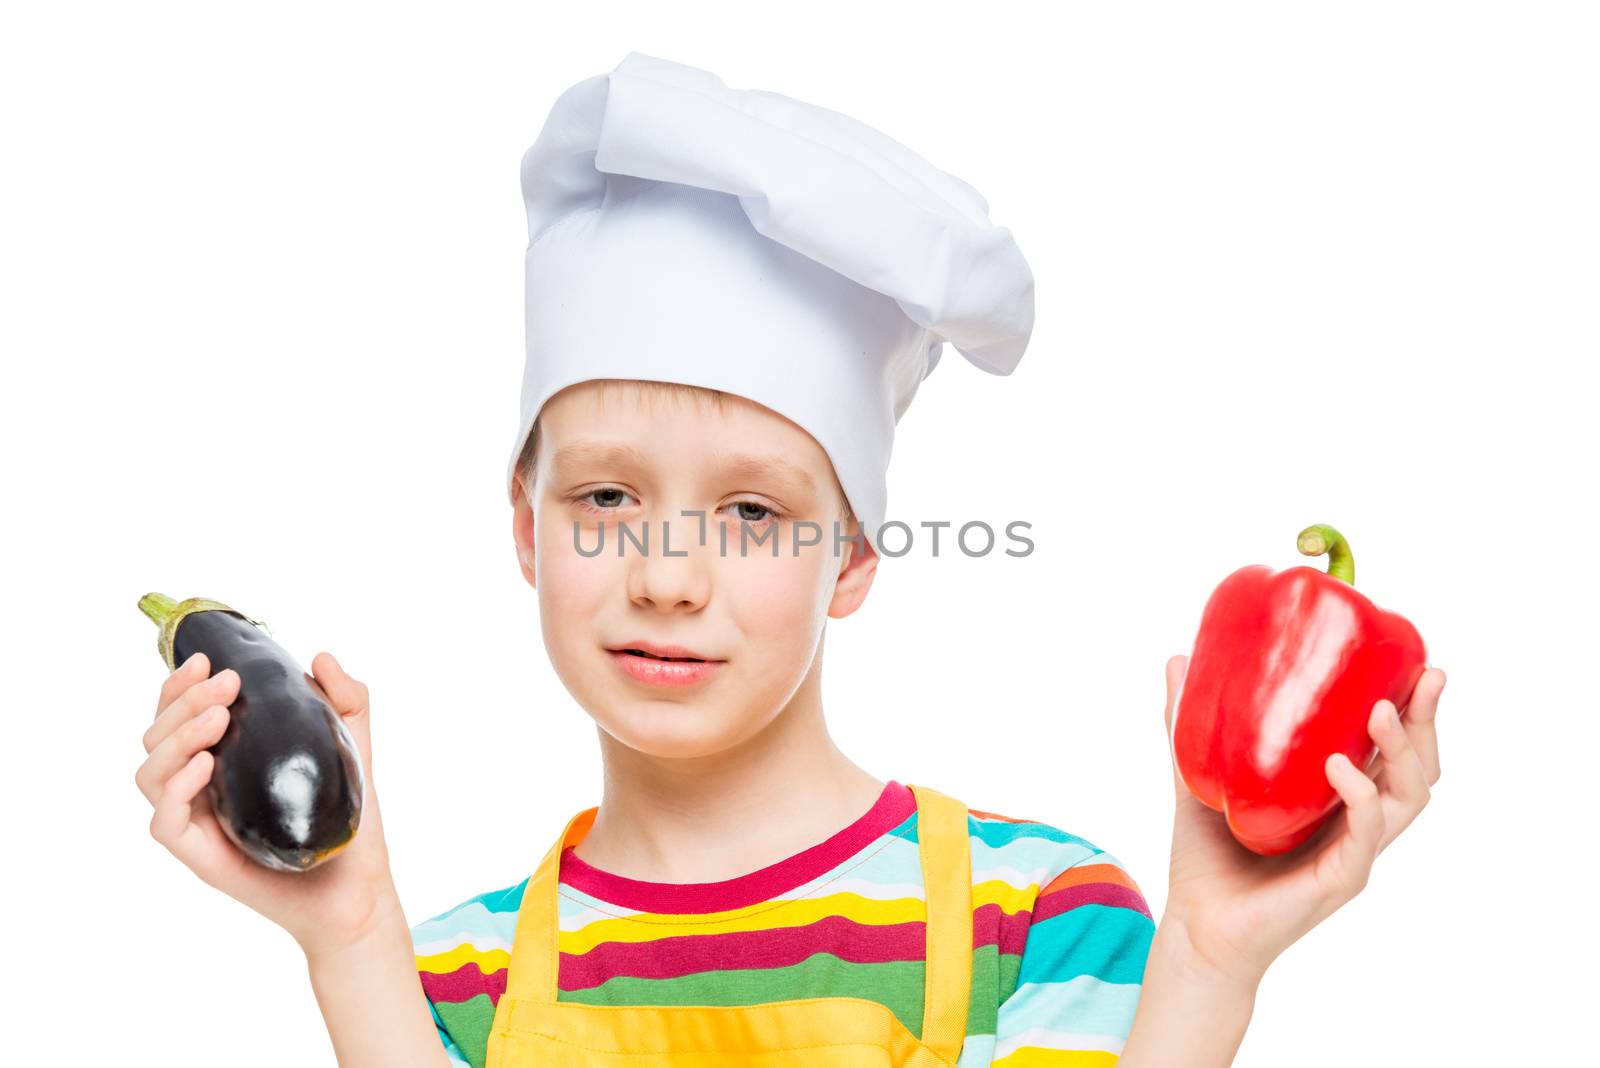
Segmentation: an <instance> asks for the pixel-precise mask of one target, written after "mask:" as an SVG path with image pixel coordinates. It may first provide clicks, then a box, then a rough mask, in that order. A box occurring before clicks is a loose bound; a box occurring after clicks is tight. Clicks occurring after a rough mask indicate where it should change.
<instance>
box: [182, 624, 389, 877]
mask: <svg viewBox="0 0 1600 1068" xmlns="http://www.w3.org/2000/svg"><path fill="white" fill-rule="evenodd" d="M172 651H173V662H174V663H178V664H181V663H183V662H184V661H185V660H186V659H188V658H189V656H190V655H191V654H193V653H196V652H201V653H205V654H206V656H207V658H208V659H209V660H210V662H211V672H212V674H216V673H217V672H219V671H222V670H223V669H225V668H232V669H233V670H234V671H236V672H238V673H239V696H238V697H237V698H235V699H234V702H233V704H232V705H230V706H229V720H228V727H227V729H226V730H225V731H224V732H223V734H222V737H221V738H220V739H218V740H217V742H216V744H215V745H213V746H211V753H212V755H213V756H215V758H216V762H215V765H214V766H213V768H212V772H211V781H210V782H209V783H208V784H207V785H206V793H207V794H208V796H209V797H210V798H211V803H212V807H213V808H214V809H215V811H216V815H217V822H218V823H219V824H221V826H222V829H223V832H224V833H226V834H227V836H228V837H229V839H231V840H232V841H233V843H234V844H235V845H236V846H238V847H239V849H240V850H241V851H243V852H244V854H245V855H246V856H248V857H250V858H251V859H252V860H254V861H255V862H256V863H258V864H261V865H263V866H265V867H268V868H272V869H275V870H278V871H307V870H309V869H311V868H314V867H316V866H317V865H318V864H320V863H322V862H323V861H325V860H327V859H329V858H330V857H332V856H333V855H335V854H336V853H338V852H339V850H341V849H343V848H344V847H345V846H346V845H348V844H349V843H350V841H351V839H353V838H354V837H355V833H356V828H357V827H358V826H359V824H360V822H361V798H362V794H363V790H364V785H365V781H364V778H363V774H362V768H361V757H360V754H359V753H358V751H357V750H356V743H355V739H354V738H353V737H352V736H351V734H350V729H349V728H348V727H346V726H345V724H344V721H343V720H342V719H341V718H340V717H339V714H338V713H337V712H335V711H334V710H333V708H332V706H331V705H329V703H328V701H327V699H326V698H325V697H324V696H323V693H322V689H321V687H319V686H317V684H316V682H315V680H313V679H312V677H311V676H310V675H308V674H306V673H305V672H304V671H302V670H301V668H300V665H299V664H297V663H296V662H295V660H294V658H293V657H291V656H290V655H289V654H288V653H287V652H286V651H285V650H284V649H283V647H282V646H280V645H279V644H278V643H277V642H275V641H273V640H272V638H271V637H269V636H268V634H267V632H266V631H265V630H262V629H261V628H260V627H257V626H255V625H254V624H252V623H251V622H250V621H249V620H247V619H245V618H244V617H243V616H241V615H239V614H237V613H234V612H224V611H214V610H213V611H200V612H192V613H190V614H189V615H187V616H185V617H184V618H183V620H182V622H180V623H179V624H178V628H177V632H176V633H175V634H174V635H173V641H172Z"/></svg>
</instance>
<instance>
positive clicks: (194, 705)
mask: <svg viewBox="0 0 1600 1068" xmlns="http://www.w3.org/2000/svg"><path fill="white" fill-rule="evenodd" d="M238 696H239V673H238V672H237V671H234V670H233V669H232V668H223V669H222V670H221V671H219V672H217V673H216V674H215V675H213V676H211V677H210V678H209V679H202V680H201V681H199V682H196V683H194V684H193V685H192V686H190V687H189V688H188V689H187V690H184V691H183V693H181V694H179V695H178V698H177V700H175V701H173V702H172V703H171V704H170V705H168V706H167V707H166V708H165V709H164V710H162V712H161V714H160V715H158V716H157V717H156V721H155V722H154V723H152V724H150V726H149V727H147V728H145V732H144V750H145V752H147V753H153V752H155V748H156V746H158V745H160V744H161V743H162V742H163V741H165V740H166V739H167V738H168V737H170V736H171V734H172V732H173V731H175V730H177V729H178V728H179V727H181V726H183V725H184V724H185V723H187V722H189V720H191V719H193V718H194V717H195V716H197V715H199V714H200V713H201V712H204V711H205V710H206V709H208V708H210V707H211V706H212V705H231V704H233V701H234V698H236V697H238Z"/></svg>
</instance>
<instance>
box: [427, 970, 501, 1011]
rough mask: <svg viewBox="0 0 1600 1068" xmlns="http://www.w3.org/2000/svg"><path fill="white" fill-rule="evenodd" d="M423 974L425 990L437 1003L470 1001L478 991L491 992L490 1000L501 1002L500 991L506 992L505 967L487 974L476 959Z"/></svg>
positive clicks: (430, 998)
mask: <svg viewBox="0 0 1600 1068" xmlns="http://www.w3.org/2000/svg"><path fill="white" fill-rule="evenodd" d="M421 977H422V989H423V991H424V992H425V993H426V994H427V995H428V1000H429V1001H431V1002H433V1003H434V1004H436V1005H442V1004H444V1003H445V1002H461V1001H470V1000H471V999H472V998H475V997H477V996H478V995H479V994H488V995H489V1000H490V1001H493V1002H497V1003H498V1002H499V1000H500V995H501V994H504V993H505V992H506V970H505V969H504V968H499V969H497V970H495V971H492V972H490V973H489V974H488V975H485V974H483V970H482V969H481V968H479V967H478V965H477V962H476V961H469V962H468V963H466V964H463V965H462V966H461V967H459V968H457V969H456V970H455V971H453V972H427V971H425V972H422V973H421Z"/></svg>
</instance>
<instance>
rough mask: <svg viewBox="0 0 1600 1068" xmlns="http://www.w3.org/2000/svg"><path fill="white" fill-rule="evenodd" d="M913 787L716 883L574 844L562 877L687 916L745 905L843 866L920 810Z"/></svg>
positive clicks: (640, 906)
mask: <svg viewBox="0 0 1600 1068" xmlns="http://www.w3.org/2000/svg"><path fill="white" fill-rule="evenodd" d="M916 808H917V803H916V797H915V795H913V794H912V792H911V788H910V787H909V786H902V785H901V784H900V783H898V782H895V781H893V780H890V781H889V782H888V783H887V784H885V785H884V788H883V792H882V793H880V794H879V795H878V800H877V801H876V802H875V803H874V804H873V806H872V808H870V809H868V810H867V812H866V813H865V814H864V815H862V816H861V817H860V818H859V819H857V820H856V821H855V822H854V823H852V824H850V825H849V826H848V827H845V828H844V829H843V830H841V831H839V832H838V833H836V834H834V835H833V837H831V838H829V839H828V840H827V841H825V842H821V843H819V844H817V845H814V846H812V847H811V848H809V849H806V850H803V851H802V852H799V853H796V854H795V855H794V856H792V857H789V858H787V859H785V860H780V861H778V862H777V863H776V864H771V865H768V866H767V867H765V868H761V869H759V870H757V871H753V872H750V873H748V874H746V875H739V876H736V877H734V878H732V879H724V880H722V881H721V882H714V883H657V882H648V881H646V880H643V879H628V878H625V877H623V876H621V875H613V874H611V873H610V872H606V871H601V870H600V869H599V868H596V867H594V866H593V865H591V864H589V863H588V862H586V861H584V860H583V859H582V858H581V857H579V856H578V855H577V854H576V853H574V852H573V851H572V848H571V847H568V848H567V849H565V850H564V851H562V854H561V882H563V883H565V884H566V885H568V886H570V887H572V888H573V889H575V890H581V891H582V892H583V893H585V894H588V895H590V896H591V897H597V898H599V899H600V900H601V901H606V902H610V903H611V904H613V905H620V906H621V907H623V908H626V909H636V910H638V911H640V912H656V913H662V914H675V915H683V914H689V913H702V912H722V911H725V910H727V909H739V908H744V907H746V906H747V905H755V904H759V903H760V902H763V901H766V900H768V899H770V898H774V897H778V896H780V895H782V894H786V893H788V892H789V891H790V890H793V889H794V888H795V887H797V886H804V885H805V884H806V883H809V882H810V881H811V880H813V879H816V878H817V877H819V876H821V875H824V874H826V873H827V872H828V871H830V870H831V869H833V868H836V867H838V866H839V865H840V864H842V863H844V862H845V861H846V860H848V859H850V857H852V856H854V855H855V854H856V853H859V852H860V851H861V850H863V849H865V848H866V847H867V846H869V845H871V844H872V842H873V841H874V840H876V839H877V838H878V837H879V836H881V835H883V834H885V833H887V832H889V831H892V830H894V828H896V827H898V826H899V825H900V824H901V823H903V822H905V820H906V818H907V817H909V816H910V815H911V814H912V813H913V812H915V811H916Z"/></svg>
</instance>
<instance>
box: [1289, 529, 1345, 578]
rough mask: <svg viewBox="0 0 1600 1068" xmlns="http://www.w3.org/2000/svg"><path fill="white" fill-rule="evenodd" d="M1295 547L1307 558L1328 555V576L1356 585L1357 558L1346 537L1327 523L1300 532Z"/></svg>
mask: <svg viewBox="0 0 1600 1068" xmlns="http://www.w3.org/2000/svg"><path fill="white" fill-rule="evenodd" d="M1295 545H1296V546H1297V547H1298V548H1299V550H1300V551H1301V552H1302V553H1304V554H1305V555H1306V556H1321V555H1322V554H1323V553H1327V554H1328V574H1330V575H1332V576H1333V577H1334V578H1336V579H1339V580H1341V581H1343V582H1345V583H1347V584H1349V585H1351V586H1354V585H1355V584H1356V558H1355V557H1354V556H1352V555H1351V554H1350V543H1349V542H1347V541H1345V540H1344V535H1343V534H1340V533H1339V532H1338V531H1337V530H1334V529H1333V528H1332V527H1330V526H1328V524H1326V523H1313V524H1312V525H1311V526H1309V527H1306V529H1304V530H1302V531H1301V532H1300V536H1299V537H1298V538H1297V539H1295Z"/></svg>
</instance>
